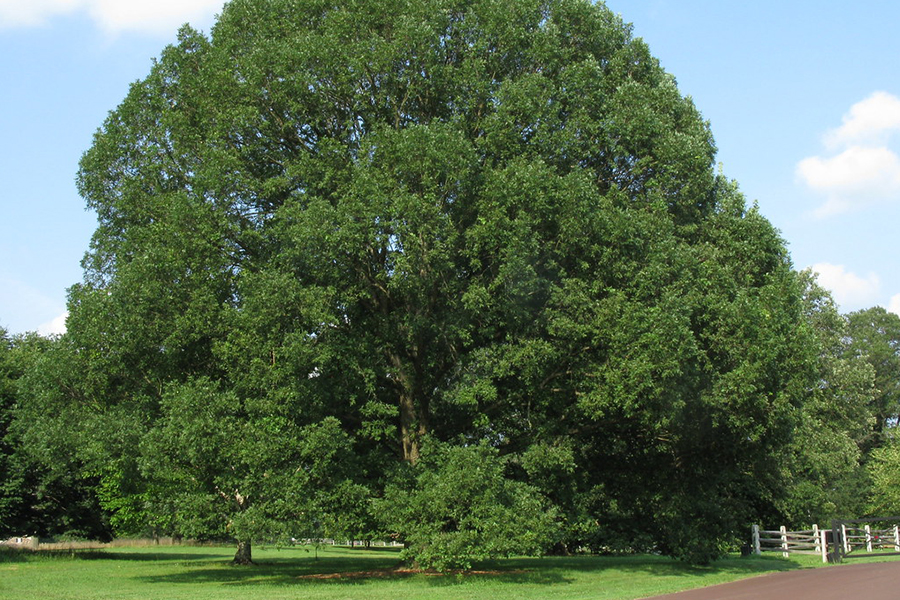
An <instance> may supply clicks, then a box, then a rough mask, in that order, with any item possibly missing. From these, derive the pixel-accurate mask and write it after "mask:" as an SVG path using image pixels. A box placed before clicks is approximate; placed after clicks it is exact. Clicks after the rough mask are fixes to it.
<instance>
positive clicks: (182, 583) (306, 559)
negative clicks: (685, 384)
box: [0, 546, 821, 600]
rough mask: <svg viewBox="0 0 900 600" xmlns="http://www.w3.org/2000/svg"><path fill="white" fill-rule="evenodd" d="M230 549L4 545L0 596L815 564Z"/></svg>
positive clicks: (204, 591) (482, 592) (528, 590)
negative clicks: (451, 565) (463, 563)
mask: <svg viewBox="0 0 900 600" xmlns="http://www.w3.org/2000/svg"><path fill="white" fill-rule="evenodd" d="M232 556H233V549H231V548H224V547H223V548H218V547H178V546H176V547H159V548H146V547H144V548H117V549H114V550H111V549H109V550H103V551H81V552H76V553H70V552H62V553H56V554H41V553H37V554H29V553H9V552H7V553H0V598H19V599H26V598H35V599H37V598H41V599H47V600H53V599H60V600H62V599H65V600H95V599H96V600H100V599H104V600H105V599H122V598H126V599H127V598H140V599H142V600H154V599H167V600H169V599H175V600H177V599H181V598H184V599H191V600H207V599H209V600H212V599H226V598H229V599H230V598H234V597H240V598H241V599H242V600H255V599H260V600H262V599H265V600H279V599H287V598H291V599H296V598H310V599H329V600H338V599H345V598H365V599H373V600H381V599H384V600H388V599H390V600H394V599H396V598H404V600H417V599H423V600H424V599H426V598H427V599H438V600H440V599H444V598H446V599H448V600H449V599H451V598H452V599H454V600H456V599H480V598H486V599H490V600H506V599H513V598H516V599H519V598H542V599H544V598H547V599H575V598H592V599H597V600H604V599H605V600H631V599H635V598H643V597H647V596H653V595H657V594H665V593H669V592H674V591H678V590H683V589H688V588H694V587H701V586H708V585H714V584H717V583H724V582H727V581H732V580H735V579H741V578H744V577H749V576H753V575H757V574H762V573H766V572H772V571H783V570H788V569H797V568H809V567H814V566H818V565H820V564H821V563H820V562H817V561H816V559H815V557H799V558H796V559H788V560H786V559H782V558H775V557H760V558H757V557H752V558H737V557H735V558H727V559H724V560H721V561H718V562H716V563H715V564H714V565H712V566H709V567H691V566H688V565H685V564H683V563H679V562H677V561H673V560H670V559H667V558H664V557H660V556H647V555H642V556H627V557H592V556H577V557H567V558H558V557H552V558H534V559H531V558H529V559H526V558H522V559H510V560H503V561H495V562H490V563H484V564H481V565H478V567H476V569H475V571H476V572H474V573H469V574H447V575H436V574H424V573H411V572H408V571H397V570H396V569H395V568H396V567H397V566H398V565H399V557H398V552H397V551H396V550H393V549H380V548H379V549H371V550H365V549H349V548H333V547H325V548H321V549H319V551H318V558H317V557H316V553H315V552H314V551H313V550H312V549H309V550H307V549H304V548H290V549H273V548H270V549H260V548H257V549H255V550H254V560H255V561H256V563H257V564H256V565H255V566H251V567H236V566H233V565H231V564H230V560H231V558H232Z"/></svg>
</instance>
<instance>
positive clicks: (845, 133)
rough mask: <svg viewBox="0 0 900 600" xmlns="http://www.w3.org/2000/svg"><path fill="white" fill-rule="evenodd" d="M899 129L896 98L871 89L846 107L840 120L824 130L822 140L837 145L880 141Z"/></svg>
mask: <svg viewBox="0 0 900 600" xmlns="http://www.w3.org/2000/svg"><path fill="white" fill-rule="evenodd" d="M895 131H900V98H897V97H896V96H893V95H891V94H888V93H887V92H875V93H874V94H872V95H871V96H869V97H868V98H866V99H865V100H862V101H860V102H857V103H856V104H854V105H853V106H851V107H850V111H849V112H848V113H847V114H845V115H844V118H843V124H842V125H841V126H840V127H838V128H837V129H833V130H831V131H829V132H828V133H826V134H825V139H824V141H825V144H826V145H828V146H829V147H830V148H837V147H840V146H844V145H848V144H859V143H864V144H873V143H874V144H884V143H885V142H886V141H887V140H886V138H887V136H889V135H890V134H891V133H893V132H895Z"/></svg>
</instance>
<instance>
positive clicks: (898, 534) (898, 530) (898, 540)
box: [894, 525, 900, 552]
mask: <svg viewBox="0 0 900 600" xmlns="http://www.w3.org/2000/svg"><path fill="white" fill-rule="evenodd" d="M894 550H895V551H897V552H900V527H898V526H897V525H894Z"/></svg>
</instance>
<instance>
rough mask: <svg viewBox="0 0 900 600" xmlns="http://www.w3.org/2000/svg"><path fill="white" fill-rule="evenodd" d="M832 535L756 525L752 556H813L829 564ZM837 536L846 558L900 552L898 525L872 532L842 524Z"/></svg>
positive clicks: (821, 531)
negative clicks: (888, 551)
mask: <svg viewBox="0 0 900 600" xmlns="http://www.w3.org/2000/svg"><path fill="white" fill-rule="evenodd" d="M831 533H832V530H828V529H819V526H818V525H813V527H812V529H807V530H803V531H788V530H787V529H785V527H784V526H783V525H782V526H781V527H780V528H779V529H777V530H774V529H769V530H766V529H760V528H759V525H753V528H752V534H753V552H754V553H755V554H762V553H763V552H781V555H782V556H783V557H785V558H788V557H789V556H790V555H791V554H812V555H815V556H821V557H822V562H828V560H829V558H828V542H829V540H828V538H829V537H832V535H831ZM838 536H839V537H838V541H837V543H838V545H839V550H840V551H841V552H840V553H841V555H842V556H844V557H846V556H847V555H849V554H850V553H851V552H853V551H854V550H855V551H856V552H857V553H858V552H859V551H860V550H863V551H865V552H867V553H869V552H877V551H879V550H894V551H895V552H900V527H898V526H897V525H895V526H894V527H890V528H887V529H872V528H871V526H870V525H869V524H866V525H865V526H863V527H852V526H851V527H848V526H847V523H841V524H840V528H839V530H838Z"/></svg>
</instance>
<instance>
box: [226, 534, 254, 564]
mask: <svg viewBox="0 0 900 600" xmlns="http://www.w3.org/2000/svg"><path fill="white" fill-rule="evenodd" d="M231 562H232V564H235V565H252V564H253V556H252V553H251V548H250V540H238V543H237V552H236V553H235V555H234V560H233V561H231Z"/></svg>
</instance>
